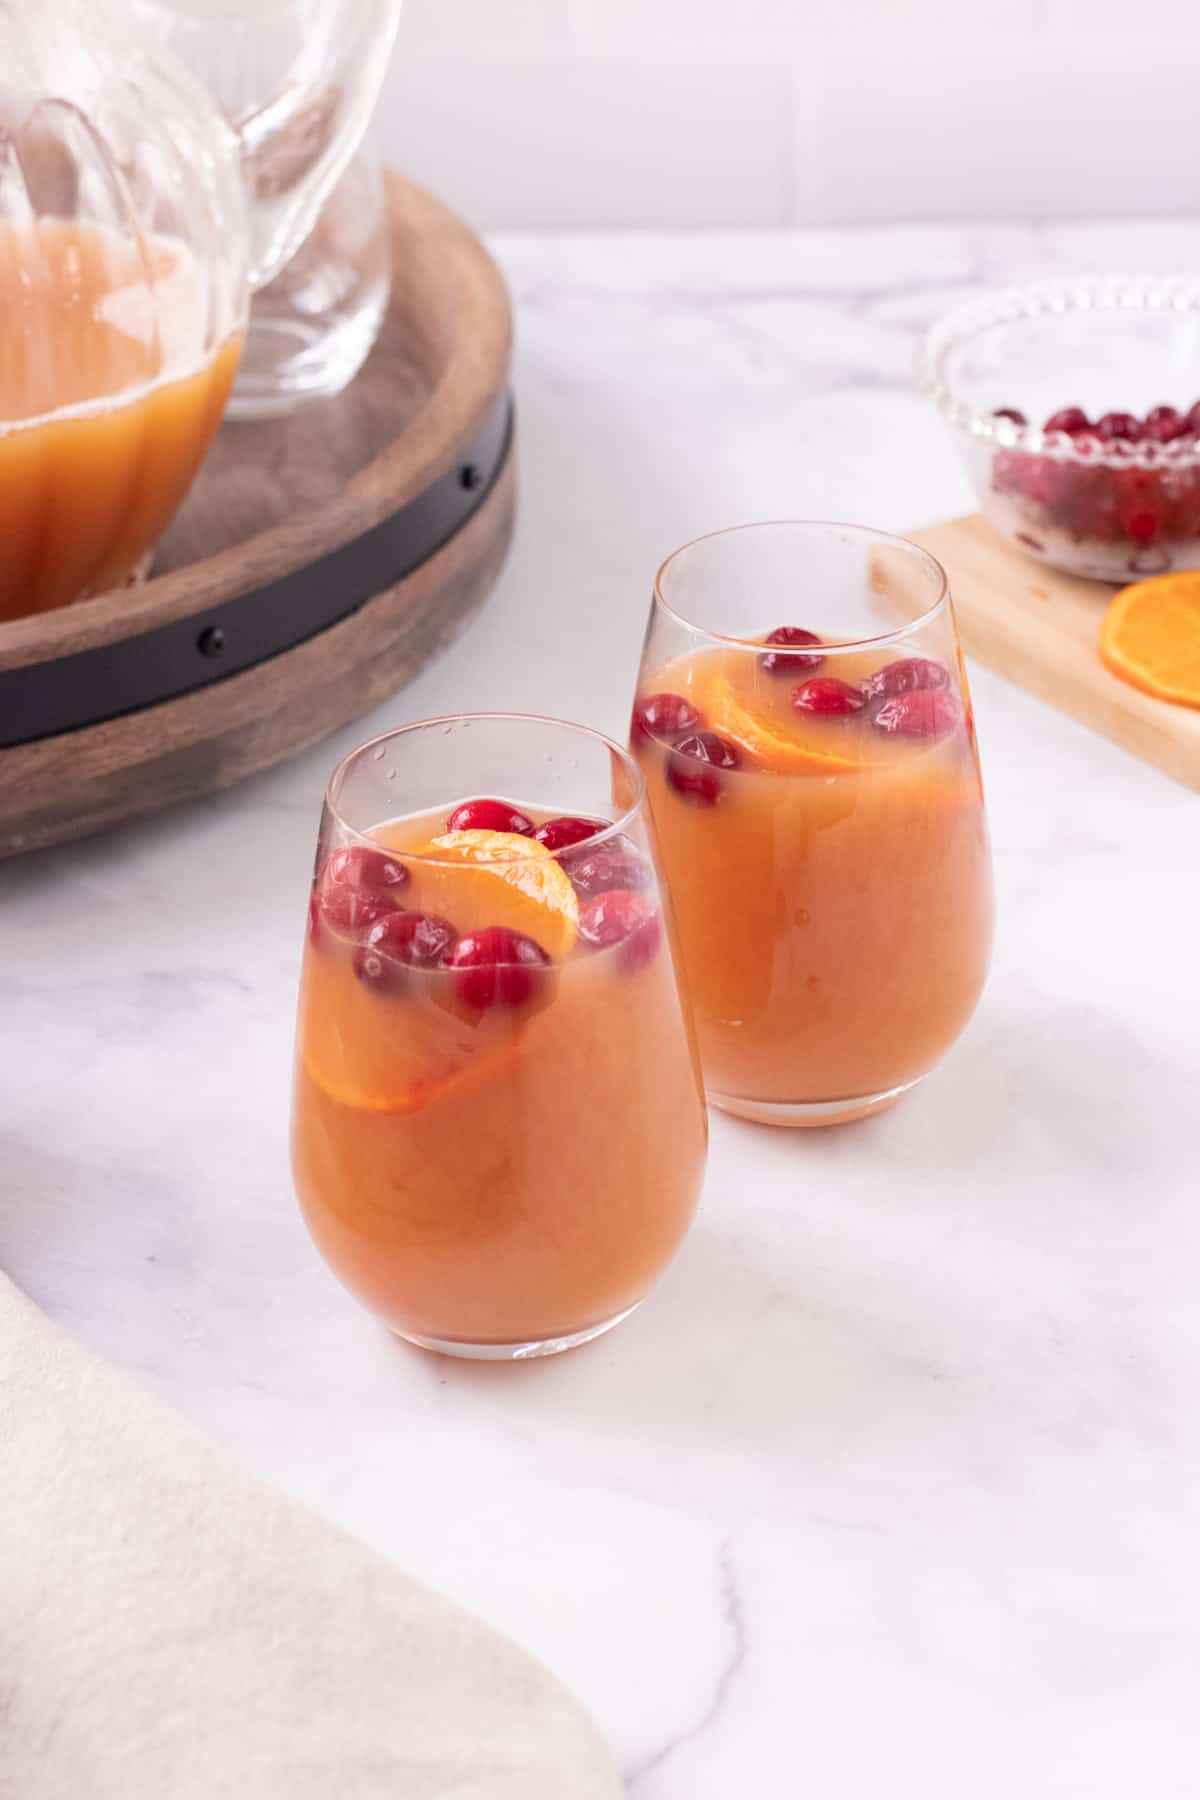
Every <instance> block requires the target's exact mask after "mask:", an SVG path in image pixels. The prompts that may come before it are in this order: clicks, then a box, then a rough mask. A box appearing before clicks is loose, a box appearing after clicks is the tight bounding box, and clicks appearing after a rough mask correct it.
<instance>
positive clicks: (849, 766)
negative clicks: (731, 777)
mask: <svg viewBox="0 0 1200 1800" xmlns="http://www.w3.org/2000/svg"><path fill="white" fill-rule="evenodd" d="M705 660H706V664H707V666H705V665H703V664H700V663H699V659H697V662H696V663H694V664H693V666H692V668H691V670H690V671H689V672H688V680H687V693H688V698H689V699H690V700H692V701H693V702H694V703H695V705H696V706H698V707H699V709H700V711H701V712H702V713H703V714H704V717H705V719H706V721H707V722H708V724H709V725H710V726H711V727H712V729H713V730H714V731H717V732H719V733H720V734H721V736H722V737H727V738H730V739H731V740H732V741H733V743H735V744H736V745H737V747H738V749H739V750H743V751H745V753H746V755H747V756H748V757H749V758H750V760H751V761H752V762H754V763H757V764H758V765H759V766H760V767H761V768H765V769H775V770H778V771H779V772H780V773H782V774H787V775H842V774H845V773H847V772H848V771H853V770H856V769H863V768H866V767H867V766H868V759H867V758H865V757H862V756H848V755H846V754H845V753H844V751H841V750H838V749H836V748H834V747H833V744H832V743H830V744H828V745H827V744H825V743H823V742H821V741H820V739H821V738H822V737H824V736H826V735H828V736H829V737H830V738H831V739H832V738H833V737H834V736H835V733H836V724H835V726H834V730H833V731H829V729H828V725H827V723H826V722H822V724H820V725H818V726H817V727H816V730H815V732H814V733H813V735H812V736H810V737H808V738H805V737H803V736H799V735H796V736H793V735H792V734H791V733H789V732H788V731H786V730H784V729H783V728H782V727H781V726H779V725H777V724H776V723H774V722H773V721H772V720H770V719H764V718H763V717H762V716H761V714H759V713H756V712H754V711H753V710H752V708H751V707H750V706H749V705H747V704H746V702H745V701H744V700H743V699H742V698H741V696H740V695H739V693H738V691H737V685H736V673H735V670H736V669H737V668H740V663H739V664H736V665H734V667H733V668H731V667H729V666H728V665H725V659H724V658H719V657H713V658H711V659H705ZM723 665H725V666H723Z"/></svg>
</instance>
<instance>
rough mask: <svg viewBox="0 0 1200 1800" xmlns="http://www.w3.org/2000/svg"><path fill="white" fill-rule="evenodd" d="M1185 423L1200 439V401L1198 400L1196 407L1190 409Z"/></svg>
mask: <svg viewBox="0 0 1200 1800" xmlns="http://www.w3.org/2000/svg"><path fill="white" fill-rule="evenodd" d="M1184 423H1185V425H1186V426H1187V428H1188V430H1189V431H1194V432H1195V433H1196V435H1197V436H1198V437H1200V400H1197V402H1196V404H1195V406H1193V407H1191V408H1190V409H1189V411H1188V415H1187V418H1186V419H1185V420H1184Z"/></svg>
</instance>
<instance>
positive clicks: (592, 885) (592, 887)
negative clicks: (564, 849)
mask: <svg viewBox="0 0 1200 1800" xmlns="http://www.w3.org/2000/svg"><path fill="white" fill-rule="evenodd" d="M563 867H564V868H565V869H566V871H567V874H568V875H569V876H570V877H571V883H572V885H573V887H574V889H575V892H576V893H577V894H580V895H582V896H584V897H588V896H590V895H592V894H606V893H608V892H610V890H612V889H613V888H640V887H645V886H646V885H647V883H648V882H649V880H650V870H649V868H648V867H647V866H646V861H645V858H644V857H643V856H642V854H641V851H640V850H639V849H638V847H637V845H636V844H634V843H632V842H631V841H630V839H629V838H627V837H625V836H624V835H623V834H622V835H620V836H618V837H615V838H613V839H612V840H611V841H610V842H609V843H607V844H601V846H600V848H599V849H598V850H593V851H592V852H591V853H590V854H588V853H587V852H585V853H584V854H583V855H582V856H571V857H565V858H564V859H563Z"/></svg>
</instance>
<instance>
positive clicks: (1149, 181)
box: [381, 0, 1200, 261]
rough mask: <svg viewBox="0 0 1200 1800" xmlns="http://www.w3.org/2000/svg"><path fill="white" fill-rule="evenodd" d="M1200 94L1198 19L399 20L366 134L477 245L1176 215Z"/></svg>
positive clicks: (433, 6)
mask: <svg viewBox="0 0 1200 1800" xmlns="http://www.w3.org/2000/svg"><path fill="white" fill-rule="evenodd" d="M1198 70H1200V9H1197V8H1196V7H1195V5H1194V0H1145V4H1139V5H1138V6H1137V7H1136V9H1135V8H1133V7H1131V5H1130V0H807V3H805V4H799V3H798V0H407V4H406V6H405V10H404V14H403V17H402V22H401V30H400V41H399V46H398V49H397V54H396V62H395V65H394V67H393V69H392V71H391V74H390V76H389V80H388V86H387V90H386V95H385V101H384V105H383V109H382V116H381V126H382V136H383V142H384V144H385V147H386V150H387V153H388V155H389V157H390V158H391V159H392V160H393V161H395V162H396V163H397V164H398V165H399V166H400V167H401V168H403V169H404V170H406V171H407V172H408V173H410V174H412V175H414V176H415V177H416V178H417V179H419V180H422V181H425V182H427V183H428V184H429V185H430V186H432V187H434V188H435V189H437V191H438V192H439V193H441V194H442V195H443V196H444V197H445V198H446V199H447V200H448V201H449V202H450V203H451V204H452V205H455V206H457V207H458V208H459V209H460V210H462V211H464V212H465V213H466V214H467V215H468V216H469V217H471V218H472V219H474V220H475V221H476V222H477V223H479V224H481V225H483V226H487V227H491V228H496V227H504V226H515V227H522V226H533V227H538V226H545V227H559V228H562V227H568V228H569V227H574V226H577V227H580V228H588V227H594V226H602V227H606V226H621V225H626V226H647V227H684V226H701V227H702V226H722V225H735V226H736V225H741V226H747V227H752V226H772V225H788V224H800V225H805V224H829V223H834V224H837V223H868V224H869V223H875V222H885V221H894V220H914V219H916V220H931V221H937V220H958V219H965V218H980V219H1013V220H1026V219H1034V220H1036V219H1040V218H1046V217H1050V216H1057V217H1067V218H1070V217H1076V218H1080V219H1087V218H1096V217H1101V216H1105V215H1107V216H1117V215H1123V216H1126V217H1138V216H1145V217H1153V216H1166V217H1169V216H1187V215H1189V214H1191V213H1196V212H1198V211H1200V205H1198V195H1200V189H1198V187H1197V181H1196V174H1195V166H1196V151H1197V142H1198V137H1200V130H1198V127H1197V122H1196V121H1197V110H1196V102H1195V89H1196V79H1197V71H1198ZM1197 249H1198V261H1200V230H1198V246H1197Z"/></svg>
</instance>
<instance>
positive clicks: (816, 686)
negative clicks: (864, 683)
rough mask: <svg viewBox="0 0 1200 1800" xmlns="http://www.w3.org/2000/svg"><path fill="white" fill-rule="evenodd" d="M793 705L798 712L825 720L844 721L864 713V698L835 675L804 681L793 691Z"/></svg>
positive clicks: (819, 676)
mask: <svg viewBox="0 0 1200 1800" xmlns="http://www.w3.org/2000/svg"><path fill="white" fill-rule="evenodd" d="M792 705H793V706H794V707H795V708H796V711H797V712H808V713H817V714H819V715H820V716H821V718H824V719H844V718H847V717H848V716H849V715H850V714H851V713H856V712H861V711H862V709H863V697H862V695H861V694H860V693H859V691H858V689H857V688H856V687H851V686H850V683H849V682H848V681H838V680H837V678H836V676H833V675H817V676H814V678H813V679H812V681H802V682H801V683H800V686H799V687H798V688H796V689H795V690H794V691H793V693H792Z"/></svg>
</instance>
